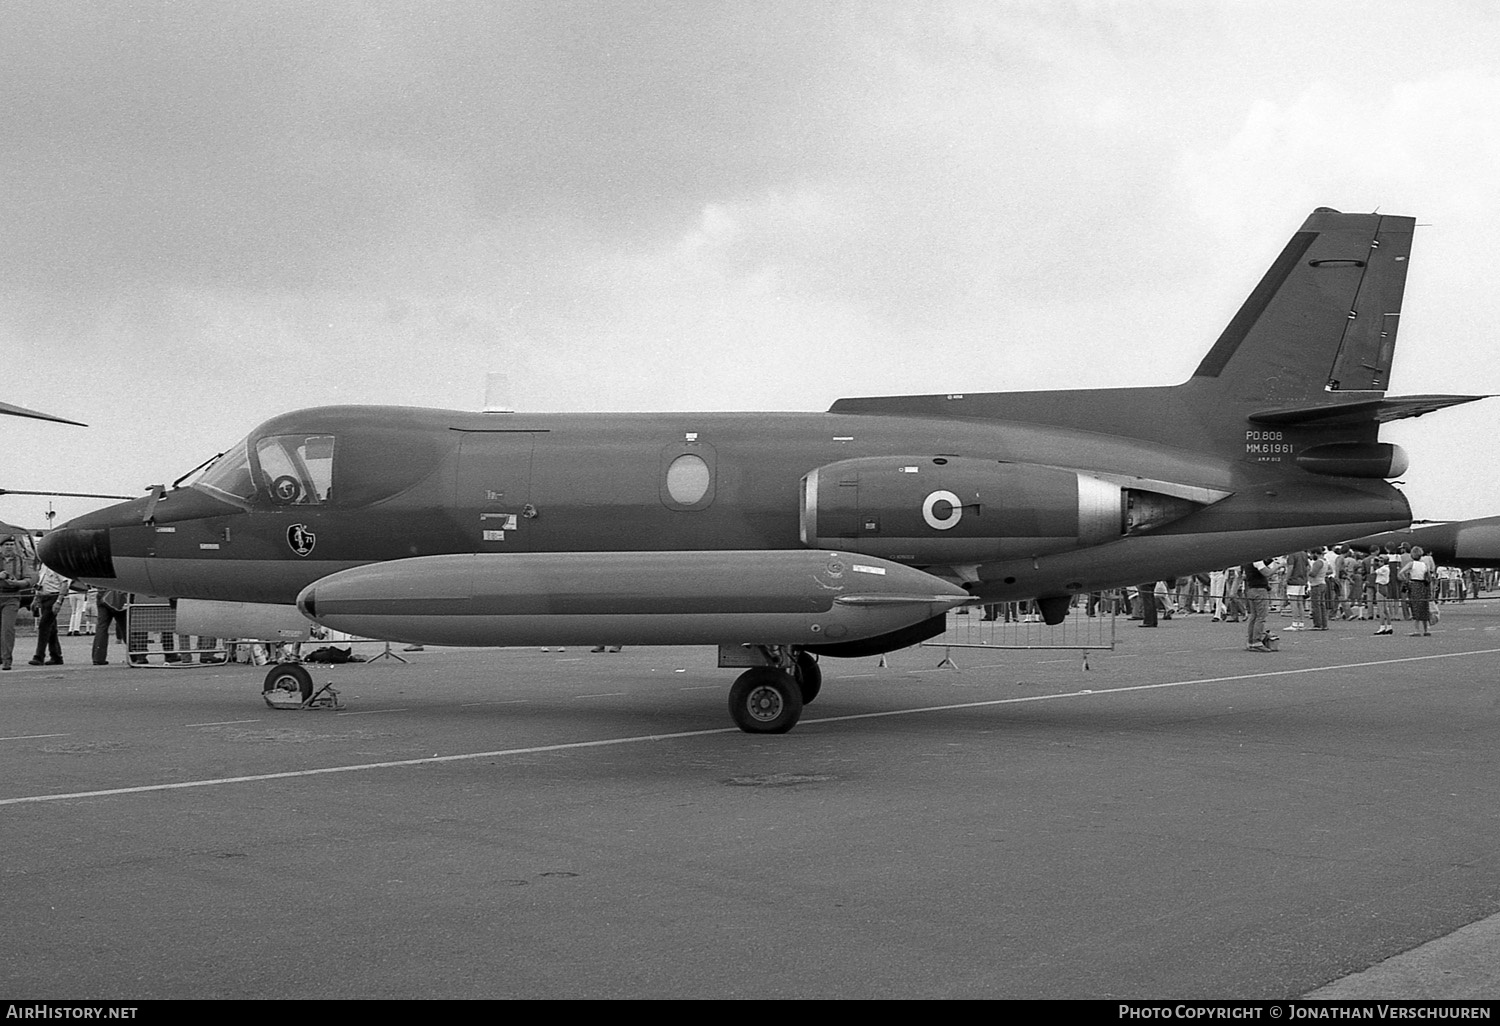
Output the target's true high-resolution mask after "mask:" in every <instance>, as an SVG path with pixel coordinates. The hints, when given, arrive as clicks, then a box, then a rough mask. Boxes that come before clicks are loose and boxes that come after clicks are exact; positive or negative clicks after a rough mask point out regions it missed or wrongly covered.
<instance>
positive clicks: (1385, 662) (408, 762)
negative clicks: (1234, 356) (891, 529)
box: [0, 648, 1500, 807]
mask: <svg viewBox="0 0 1500 1026" xmlns="http://www.w3.org/2000/svg"><path fill="white" fill-rule="evenodd" d="M1497 652H1500V648H1487V649H1475V650H1474V651H1471V652H1440V653H1436V654H1433V655H1420V656H1407V657H1403V658H1400V659H1375V660H1370V661H1367V662H1362V663H1340V664H1337V665H1334V666H1308V667H1303V668H1301V669H1296V670H1267V671H1265V672H1262V673H1240V674H1235V675H1233V676H1228V677H1201V678H1195V679H1193V680H1176V681H1165V682H1163V683H1160V684H1132V685H1129V686H1127V687H1122V688H1100V689H1097V690H1096V689H1092V688H1089V689H1085V690H1082V691H1068V692H1064V693H1062V694H1057V695H1029V696H1026V697H1022V698H995V699H989V700H986V701H980V702H959V703H955V704H951V705H931V706H922V707H921V708H918V709H891V710H888V711H885V712H873V713H854V714H851V715H848V716H826V717H823V718H820V719H816V720H803V721H802V724H801V725H802V726H803V727H804V728H805V727H808V726H813V725H816V724H823V723H843V722H845V721H848V720H872V719H877V718H880V717H886V716H912V715H916V714H918V713H929V712H948V711H951V710H954V709H982V708H985V707H987V706H996V705H1017V704H1020V703H1022V702H1050V701H1056V700H1059V699H1066V698H1094V697H1097V696H1100V695H1119V694H1126V693H1128V692H1132V691H1154V690H1157V689H1160V688H1180V687H1187V686H1190V685H1193V684H1224V683H1229V682H1231V681H1240V680H1257V679H1261V678H1265V677H1289V676H1295V675H1297V674H1306V673H1321V672H1323V671H1325V670H1357V669H1362V668H1364V667H1367V666H1392V665H1395V664H1398V663H1419V662H1424V661H1427V660H1431V659H1457V658H1461V657H1463V656H1477V655H1494V654H1495V653H1497ZM851 676H855V675H853V674H851ZM838 679H843V678H838ZM738 731H739V728H738V727H715V728H711V729H708V730H681V731H676V732H675V733H671V734H641V735H637V736H635V737H613V738H605V739H603V740H599V741H570V742H566V743H564V744H555V745H536V746H533V747H530V748H502V749H498V750H496V751H493V752H468V753H465V754H463V755H433V756H428V757H426V758H421V759H397V760H393V761H390V762H362V763H356V764H353V765H349V766H325V767H322V768H319V769H305V770H287V771H285V772H282V773H256V774H253V775H250V776H243V777H217V778H214V779H211V780H182V781H178V782H177V783H172V784H144V785H141V786H139V787H112V788H108V789H106V790H101V791H73V792H70V793H67V794H37V795H27V796H25V797H20V798H0V807H4V806H7V805H34V804H39V803H41V802H60V801H69V800H72V799H76V798H113V797H115V796H117V795H124V794H146V793H148V792H151V791H182V790H187V789H189V788H197V787H220V786H223V785H225V784H251V783H258V782H261V781H266V780H291V779H295V778H297V777H316V776H326V775H329V774H333V773H358V772H361V771H364V770H374V769H398V768H401V767H406V766H433V765H439V764H441V763H448V762H472V761H474V760H475V759H498V758H502V757H504V756H510V755H540V754H543V753H546V752H566V751H574V750H580V749H586V748H609V747H613V746H616V745H632V744H639V743H641V742H643V741H675V740H679V739H681V738H688V737H711V736H713V735H715V734H733V733H736V732H738ZM56 736H63V735H56Z"/></svg>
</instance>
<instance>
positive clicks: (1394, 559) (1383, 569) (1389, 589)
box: [1372, 546, 1401, 635]
mask: <svg viewBox="0 0 1500 1026" xmlns="http://www.w3.org/2000/svg"><path fill="white" fill-rule="evenodd" d="M1373 559H1374V562H1373V564H1372V565H1373V566H1374V568H1375V573H1374V574H1373V575H1372V577H1373V579H1374V581H1375V594H1376V597H1377V599H1378V600H1379V604H1380V626H1379V627H1377V628H1375V633H1376V635H1381V634H1394V633H1395V628H1394V627H1393V625H1392V621H1393V620H1394V618H1395V617H1396V615H1397V608H1396V607H1397V604H1398V603H1399V602H1400V601H1401V583H1400V582H1399V581H1398V580H1396V574H1397V572H1398V571H1399V570H1400V569H1401V557H1400V556H1398V555H1396V554H1394V553H1386V552H1383V551H1382V550H1381V549H1380V548H1379V547H1378V546H1377V547H1376V549H1375V553H1374V556H1373Z"/></svg>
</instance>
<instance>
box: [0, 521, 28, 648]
mask: <svg viewBox="0 0 1500 1026" xmlns="http://www.w3.org/2000/svg"><path fill="white" fill-rule="evenodd" d="M36 581H37V575H36V571H35V570H33V569H32V567H31V565H30V560H28V559H27V558H26V557H25V556H23V555H22V554H21V546H20V544H19V543H18V542H17V541H16V539H15V536H14V535H10V534H7V535H5V536H4V537H3V538H0V670H8V669H10V667H11V660H12V658H13V657H14V655H15V650H16V617H17V616H18V615H19V614H20V611H21V602H22V601H23V600H24V601H27V602H30V601H31V595H32V589H33V588H35V587H36Z"/></svg>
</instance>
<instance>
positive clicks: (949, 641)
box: [922, 601, 1116, 666]
mask: <svg viewBox="0 0 1500 1026" xmlns="http://www.w3.org/2000/svg"><path fill="white" fill-rule="evenodd" d="M1029 606H1030V603H1025V602H1021V603H1015V604H1014V608H1013V609H1012V610H1010V611H1007V610H1006V609H1005V608H1004V607H1001V606H994V607H990V608H989V609H987V610H985V611H984V612H983V613H981V611H980V607H974V608H972V609H968V610H954V611H952V612H950V613H949V614H948V628H947V630H945V631H944V632H943V633H942V634H940V635H938V636H937V637H935V638H931V639H929V640H927V641H924V642H922V645H923V646H924V647H926V648H942V649H950V650H951V649H955V648H964V649H973V648H990V649H1038V650H1042V649H1065V650H1068V651H1073V652H1080V651H1081V652H1083V653H1084V665H1085V666H1087V662H1088V655H1087V653H1089V652H1091V651H1110V650H1112V649H1114V647H1115V620H1116V614H1115V613H1114V612H1113V611H1112V609H1111V607H1110V605H1108V604H1106V603H1102V602H1101V603H1100V604H1099V606H1098V608H1097V609H1096V610H1095V612H1094V614H1093V615H1089V612H1088V609H1087V607H1086V605H1085V604H1084V603H1083V602H1082V601H1080V602H1079V604H1078V605H1076V606H1074V607H1073V608H1072V609H1070V610H1068V615H1067V616H1066V617H1065V618H1064V619H1063V621H1062V622H1061V623H1059V624H1056V625H1050V624H1047V623H1044V622H1043V621H1042V618H1041V616H1040V615H1039V614H1037V613H1035V612H1027V610H1028V607H1029ZM1007 616H1008V617H1009V619H1007ZM991 617H993V619H992V618H991ZM938 665H939V666H952V665H954V663H953V659H952V653H951V651H950V652H948V653H945V655H944V656H943V661H942V662H941V663H939V664H938Z"/></svg>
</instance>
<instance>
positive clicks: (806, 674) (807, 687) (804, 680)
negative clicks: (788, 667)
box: [797, 652, 823, 705]
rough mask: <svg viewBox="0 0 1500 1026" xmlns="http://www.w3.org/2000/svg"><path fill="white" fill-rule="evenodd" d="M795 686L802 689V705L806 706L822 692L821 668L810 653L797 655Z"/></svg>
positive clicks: (816, 658) (815, 657)
mask: <svg viewBox="0 0 1500 1026" xmlns="http://www.w3.org/2000/svg"><path fill="white" fill-rule="evenodd" d="M797 686H798V687H799V688H801V689H802V704H803V705H807V704H808V703H810V702H811V701H812V700H813V699H814V698H817V697H818V692H819V691H822V690H823V668H822V667H821V666H819V665H818V657H817V656H815V655H813V654H812V653H811V652H798V653H797Z"/></svg>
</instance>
